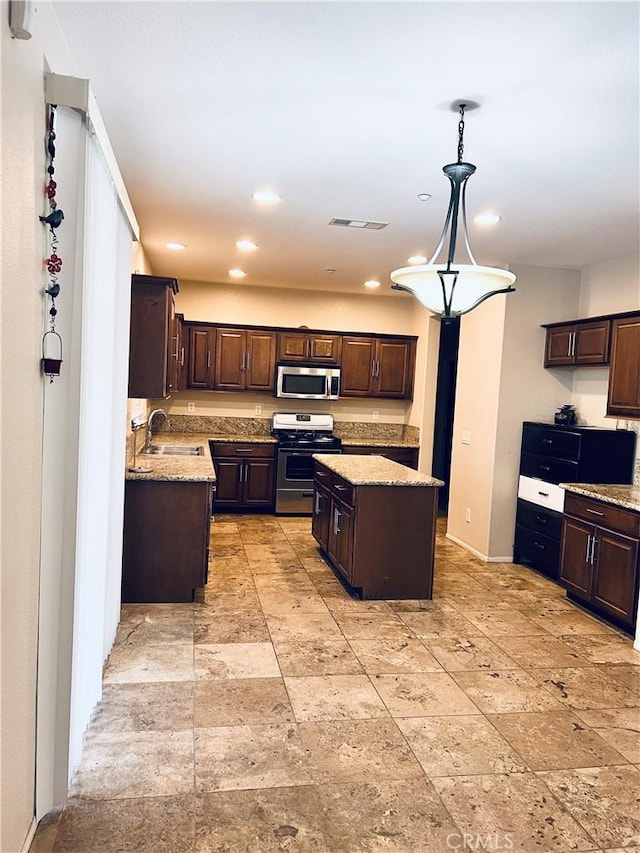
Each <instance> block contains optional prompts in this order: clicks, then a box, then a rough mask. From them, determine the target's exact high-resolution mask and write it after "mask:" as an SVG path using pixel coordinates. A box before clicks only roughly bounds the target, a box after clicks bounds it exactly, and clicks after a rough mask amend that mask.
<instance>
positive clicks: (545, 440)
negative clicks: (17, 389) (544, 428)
mask: <svg viewBox="0 0 640 853" xmlns="http://www.w3.org/2000/svg"><path fill="white" fill-rule="evenodd" d="M542 443H543V444H553V439H552V438H543V439H542Z"/></svg>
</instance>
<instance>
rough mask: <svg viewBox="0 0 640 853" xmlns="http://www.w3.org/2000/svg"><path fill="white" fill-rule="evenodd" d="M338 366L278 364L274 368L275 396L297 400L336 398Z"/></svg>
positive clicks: (338, 388) (338, 385)
mask: <svg viewBox="0 0 640 853" xmlns="http://www.w3.org/2000/svg"><path fill="white" fill-rule="evenodd" d="M339 396H340V368H339V367H323V366H319V367H316V366H315V365H310V364H305V365H302V364H279V365H278V366H277V368H276V397H292V398H294V399H298V400H337V399H338V397H339Z"/></svg>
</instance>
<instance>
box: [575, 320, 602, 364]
mask: <svg viewBox="0 0 640 853" xmlns="http://www.w3.org/2000/svg"><path fill="white" fill-rule="evenodd" d="M610 337H611V321H610V320H601V321H597V322H594V323H578V325H577V326H576V333H575V340H574V346H573V354H574V361H575V363H576V364H608V363H609V340H610Z"/></svg>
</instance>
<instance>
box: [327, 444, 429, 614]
mask: <svg viewBox="0 0 640 853" xmlns="http://www.w3.org/2000/svg"><path fill="white" fill-rule="evenodd" d="M319 459H323V457H322V456H319V457H317V459H316V472H315V481H314V514H313V519H312V532H313V535H314V537H315V539H316V541H317V542H318V544H319V545H320V547H321V548H322V550H323V551H324V553H325V554H326V556H327V557H328V559H329V561H330V562H331V564H332V565H333V566H334V567H335V568H336V569H337V571H338V572H339V573H340V575H341V576H342V578H343V579H344V580H345V581H346V582H347V583H348V584H349V586H351V587H352V588H354V589H355V590H357V591H358V592H359V594H360V595H361V596H362V598H363V599H371V598H378V599H407V598H423V599H425V598H426V599H430V598H431V597H432V594H433V560H434V547H435V523H436V513H437V494H438V489H437V486H439V485H440V482H439V481H438V480H434V479H432V478H430V477H424V475H421V474H418V473H417V472H415V471H412V470H410V469H408V468H405V467H404V466H402V465H398V464H397V463H395V462H391V461H389V460H386V459H382V458H381V457H379V456H371V457H352V459H358V460H359V462H358V463H357V464H358V468H355V467H354V468H352V467H351V463H349V462H347V461H346V460H347V457H346V456H336V457H335V458H334V457H327V456H325V457H324V459H330V460H331V461H328V462H327V463H326V464H321V463H320V462H319V461H318V460H319ZM368 460H371V469H370V471H371V473H370V475H367V467H366V466H367V461H368ZM336 468H338V469H339V470H340V471H341V472H342V471H344V476H341V475H340V474H338V473H337V470H336ZM398 469H400V470H398ZM352 471H354V472H355V474H353V475H352V473H351V472H352ZM404 472H406V473H404ZM347 478H348V479H347ZM367 478H368V479H369V480H370V482H367Z"/></svg>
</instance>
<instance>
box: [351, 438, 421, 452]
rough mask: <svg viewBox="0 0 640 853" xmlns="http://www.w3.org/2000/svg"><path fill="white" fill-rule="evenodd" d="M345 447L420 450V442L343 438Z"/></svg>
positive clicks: (392, 439) (400, 439) (396, 439)
mask: <svg viewBox="0 0 640 853" xmlns="http://www.w3.org/2000/svg"><path fill="white" fill-rule="evenodd" d="M341 441H342V446H343V447H400V448H403V447H408V448H410V449H411V450H419V449H420V442H419V441H407V440H406V439H402V438H351V437H349V438H342V439H341Z"/></svg>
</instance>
